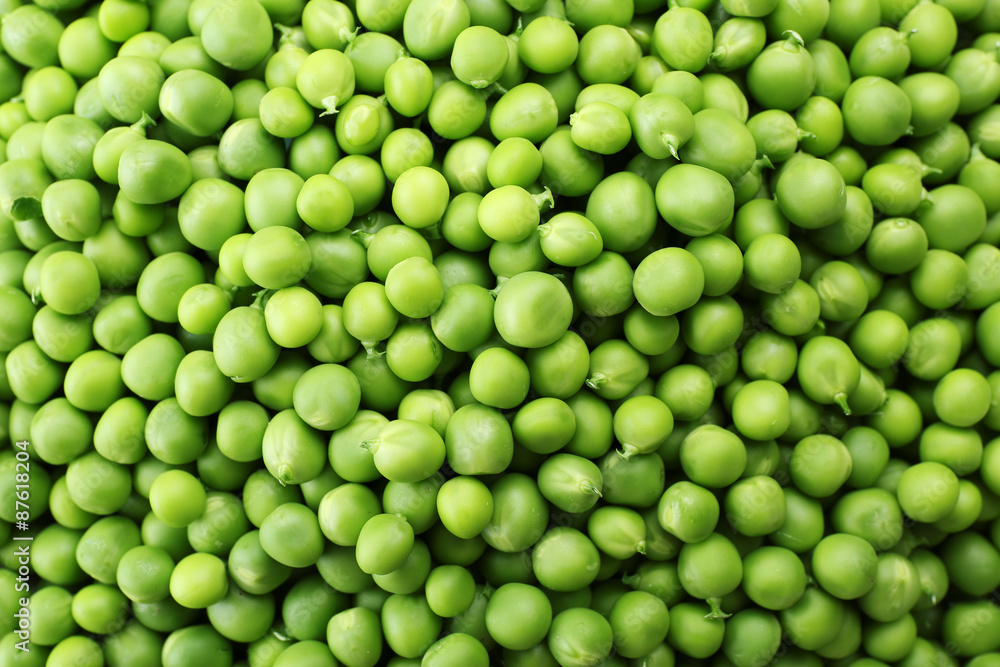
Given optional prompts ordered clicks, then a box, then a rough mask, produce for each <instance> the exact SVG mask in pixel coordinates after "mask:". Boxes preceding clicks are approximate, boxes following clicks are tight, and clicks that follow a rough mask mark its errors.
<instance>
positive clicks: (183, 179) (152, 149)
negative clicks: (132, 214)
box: [118, 139, 192, 204]
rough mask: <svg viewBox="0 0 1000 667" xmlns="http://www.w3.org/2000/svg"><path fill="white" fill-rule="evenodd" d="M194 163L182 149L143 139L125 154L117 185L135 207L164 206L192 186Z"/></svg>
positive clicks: (125, 151) (123, 153)
mask: <svg viewBox="0 0 1000 667" xmlns="http://www.w3.org/2000/svg"><path fill="white" fill-rule="evenodd" d="M191 177H192V176H191V161H190V160H189V159H188V156H187V155H185V154H184V152H183V151H181V150H180V149H179V148H177V147H176V146H174V145H172V144H168V143H166V142H163V141H157V140H155V139H142V140H139V141H136V142H135V143H132V144H130V145H129V146H127V147H126V148H125V150H124V151H122V156H121V161H120V162H119V163H118V183H119V185H120V186H121V189H122V193H123V194H124V195H125V196H126V197H128V198H129V199H130V200H131V201H133V202H135V203H136V204H162V203H164V202H167V201H170V200H171V199H174V198H175V197H179V196H180V195H181V194H183V193H184V191H185V190H187V188H188V186H189V185H190V184H191Z"/></svg>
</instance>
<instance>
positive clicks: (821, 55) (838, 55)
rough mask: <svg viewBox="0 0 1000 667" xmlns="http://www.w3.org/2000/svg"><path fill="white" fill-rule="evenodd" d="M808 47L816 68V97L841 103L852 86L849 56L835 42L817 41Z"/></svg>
mask: <svg viewBox="0 0 1000 667" xmlns="http://www.w3.org/2000/svg"><path fill="white" fill-rule="evenodd" d="M808 44H809V45H808V46H807V47H806V48H807V49H808V50H809V53H811V54H812V56H813V63H814V64H815V66H816V88H815V90H814V91H813V92H814V93H815V94H816V95H822V96H823V97H828V98H830V99H831V100H833V101H834V102H837V103H840V102H841V101H842V100H843V97H844V93H845V92H846V91H847V88H848V87H849V86H850V84H851V70H850V66H849V65H848V62H847V56H846V55H844V52H843V51H841V50H840V48H838V47H837V45H835V44H834V43H833V42H830V41H827V40H825V39H817V40H813V41H810V42H808Z"/></svg>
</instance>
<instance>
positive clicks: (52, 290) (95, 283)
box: [39, 251, 101, 315]
mask: <svg viewBox="0 0 1000 667" xmlns="http://www.w3.org/2000/svg"><path fill="white" fill-rule="evenodd" d="M39 291H40V292H41V297H42V299H44V300H45V302H46V303H47V304H48V305H49V306H50V307H51V308H52V309H53V310H55V311H56V312H58V313H61V314H63V315H79V314H80V313H84V312H86V311H88V310H90V308H91V307H92V306H93V305H94V304H95V303H97V299H98V297H99V296H100V291H101V284H100V277H99V276H98V273H97V268H96V267H95V266H94V263H93V262H92V261H90V259H88V258H87V256H86V255H83V254H82V253H78V252H72V251H62V252H57V253H55V254H53V255H51V256H50V257H48V258H47V259H46V260H45V262H44V264H42V272H41V277H40V280H39Z"/></svg>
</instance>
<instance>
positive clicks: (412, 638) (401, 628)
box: [381, 594, 486, 659]
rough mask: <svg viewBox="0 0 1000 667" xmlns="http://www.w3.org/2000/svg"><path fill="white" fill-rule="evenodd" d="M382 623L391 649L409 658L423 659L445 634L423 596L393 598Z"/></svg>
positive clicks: (398, 596) (439, 621)
mask: <svg viewBox="0 0 1000 667" xmlns="http://www.w3.org/2000/svg"><path fill="white" fill-rule="evenodd" d="M485 602H486V600H485V599H484V600H483V603H484V604H485ZM381 620H382V631H383V633H384V635H385V641H386V643H387V644H388V646H389V648H390V649H391V650H392V651H393V652H395V653H396V654H397V655H399V656H402V657H405V658H411V659H412V658H419V657H420V656H422V655H423V654H424V653H425V652H426V651H427V649H429V648H430V647H431V645H433V644H434V642H435V641H437V639H438V636H439V635H440V633H441V625H442V622H441V618H440V617H438V616H437V615H436V614H434V613H433V612H432V611H431V610H430V607H429V606H428V604H427V600H426V598H425V597H424V596H423V595H420V594H405V595H401V594H394V595H391V596H389V598H388V599H387V600H386V601H385V603H384V604H383V605H382V615H381Z"/></svg>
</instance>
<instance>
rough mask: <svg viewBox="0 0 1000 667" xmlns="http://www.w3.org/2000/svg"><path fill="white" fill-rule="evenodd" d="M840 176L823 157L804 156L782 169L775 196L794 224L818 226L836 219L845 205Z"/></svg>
mask: <svg viewBox="0 0 1000 667" xmlns="http://www.w3.org/2000/svg"><path fill="white" fill-rule="evenodd" d="M845 188H846V184H845V182H844V178H843V176H841V174H840V172H839V171H838V170H837V168H836V167H834V166H833V165H832V164H830V163H829V162H827V161H826V160H821V159H809V158H803V159H800V160H796V161H795V162H794V163H792V164H789V165H788V166H787V167H785V168H784V169H782V170H781V172H780V175H779V176H778V182H777V184H776V186H775V197H776V199H777V200H778V206H780V207H781V212H782V213H783V214H784V215H785V216H786V217H787V218H788V219H789V220H790V221H791V222H792V223H794V224H795V225H797V226H799V227H802V228H804V229H818V228H820V227H826V226H828V225H832V224H833V223H835V222H837V220H839V219H840V217H841V216H842V215H843V214H844V211H845V210H846V208H847V192H846V189H845Z"/></svg>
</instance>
